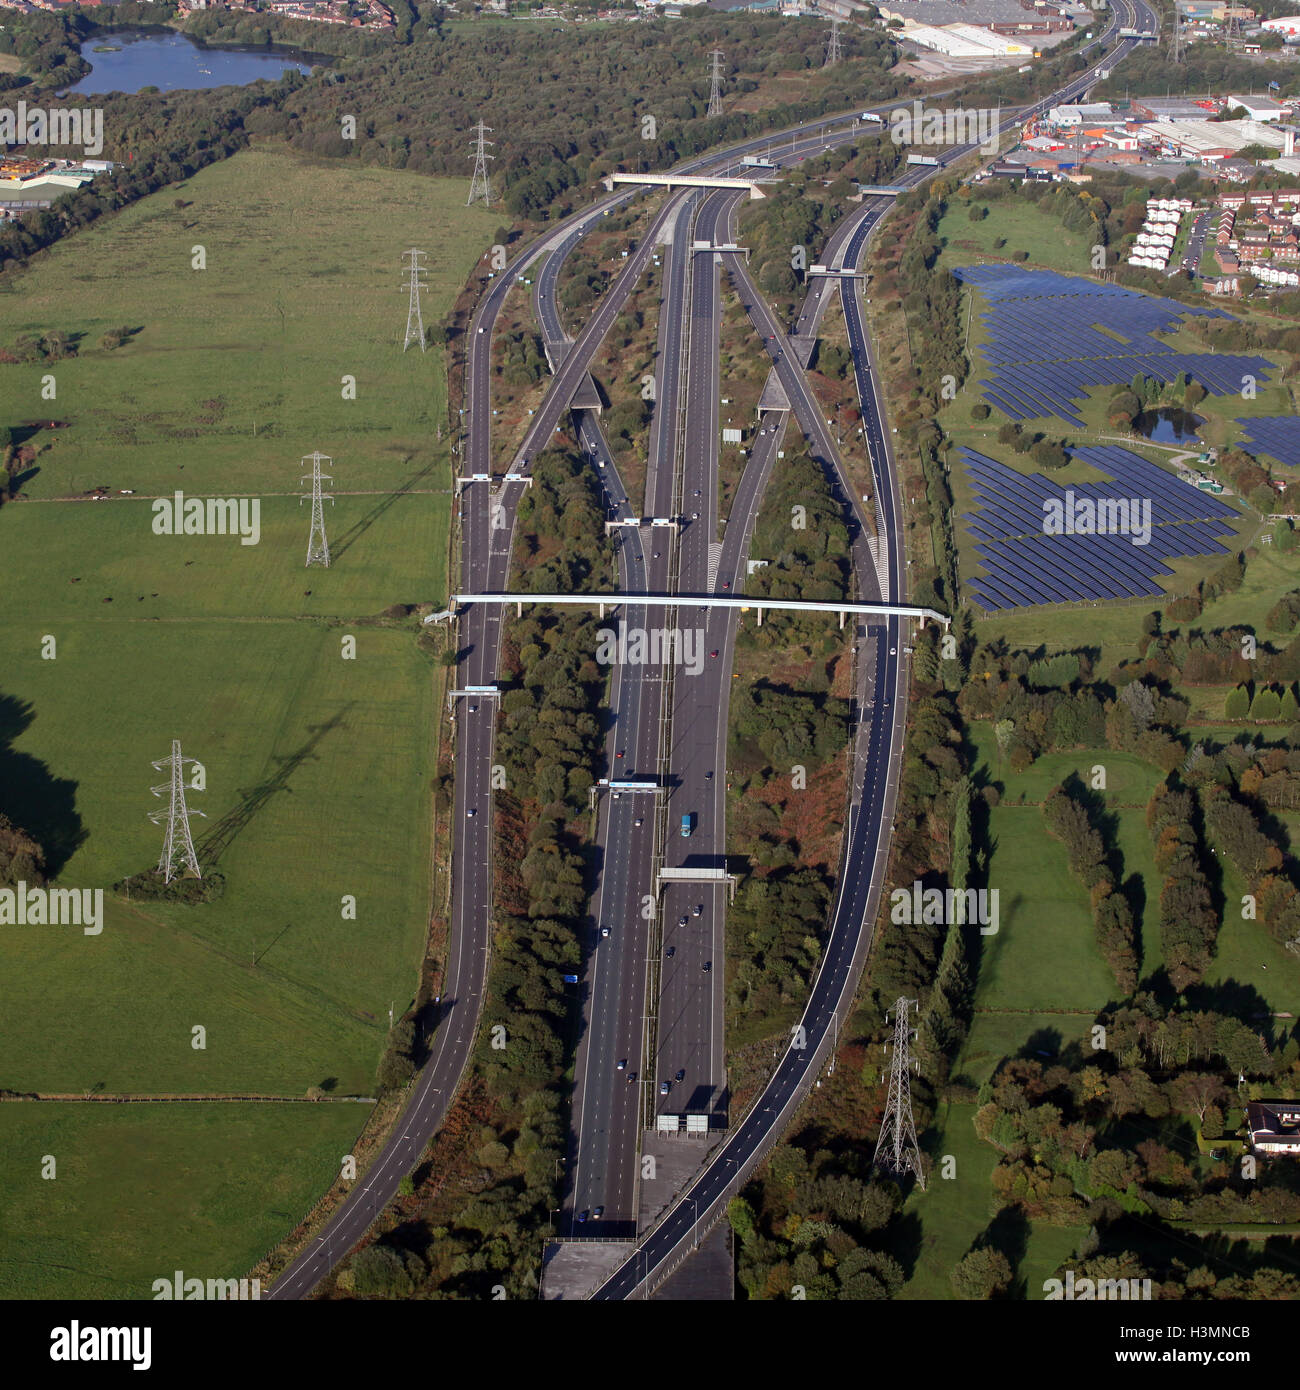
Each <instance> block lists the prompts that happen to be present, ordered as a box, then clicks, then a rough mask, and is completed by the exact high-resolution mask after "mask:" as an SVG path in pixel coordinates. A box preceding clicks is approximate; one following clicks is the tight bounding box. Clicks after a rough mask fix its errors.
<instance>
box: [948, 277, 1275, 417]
mask: <svg viewBox="0 0 1300 1390" xmlns="http://www.w3.org/2000/svg"><path fill="white" fill-rule="evenodd" d="M953 274H954V275H955V276H956V277H957V278H958V279H959V280H963V281H965V282H966V283H967V284H971V285H974V286H976V287H977V288H978V289H979V290H980V291H982V293H983V294H984V297H985V299H986V300H987V303H988V307H987V308H986V309H985V310H984V311H983V312H982V313H981V314H980V318H981V321H982V323H983V325H984V333H985V341H984V344H983V346H982V347H981V349H980V351H981V352H982V353H983V356H984V360H985V363H986V364H987V366H988V367H989V368H991V369H992V370H991V375H990V376H988V377H985V378H983V379H981V380H980V382H979V386H980V391H981V394H982V395H983V397H984V399H985V400H986V401H988V403H989V404H990V405H995V406H997V407H998V409H999V410H1001V411H1002V412H1003V413H1004V414H1006V415H1009V416H1010V417H1011V419H1013V420H1028V419H1036V418H1038V417H1040V416H1051V415H1054V416H1056V417H1058V418H1059V419H1062V420H1065V421H1068V422H1069V423H1070V424H1072V425H1082V424H1083V420H1082V419H1080V417H1079V415H1078V405H1077V402H1079V401H1081V400H1083V399H1084V397H1086V395H1087V394H1088V389H1089V388H1090V387H1097V386H1118V385H1121V384H1127V383H1128V382H1130V381H1132V380H1133V378H1134V377H1135V376H1145V377H1151V378H1152V379H1154V380H1157V381H1162V382H1166V383H1167V382H1171V381H1174V380H1176V379H1178V378H1180V377H1186V376H1193V377H1195V378H1196V380H1197V381H1199V382H1200V383H1201V385H1202V386H1204V387H1205V389H1206V390H1207V391H1208V392H1209V393H1210V394H1211V395H1213V396H1223V395H1228V394H1231V393H1235V392H1237V391H1240V390H1241V386H1242V378H1243V377H1246V376H1252V377H1254V378H1255V380H1256V381H1257V382H1265V381H1267V380H1268V379H1269V373H1270V372H1272V371H1273V370H1274V367H1273V364H1272V363H1271V362H1269V361H1268V360H1267V359H1266V358H1263V357H1251V356H1244V355H1236V354H1229V353H1216V352H1174V351H1173V350H1172V349H1171V348H1170V346H1169V344H1168V343H1162V342H1161V341H1160V340H1159V339H1158V338H1155V337H1154V336H1152V335H1153V334H1155V333H1162V332H1169V331H1171V330H1173V329H1176V328H1177V327H1178V326H1179V323H1180V322H1181V320H1182V318H1183V317H1185V316H1188V315H1195V316H1197V317H1201V318H1231V317H1232V316H1231V315H1230V314H1225V313H1224V312H1223V310H1221V309H1203V308H1192V307H1190V306H1188V305H1184V304H1177V303H1174V302H1173V301H1172V300H1167V299H1156V298H1154V297H1153V296H1151V295H1147V294H1138V293H1137V292H1136V291H1135V290H1126V289H1123V288H1121V287H1120V286H1118V285H1107V284H1094V283H1093V282H1092V281H1090V280H1084V279H1081V278H1080V277H1078V276H1073V275H1058V274H1057V273H1056V272H1055V271H1054V270H1022V269H1020V268H1019V267H1018V266H1013V265H970V266H962V267H960V268H959V269H956V270H954V271H953Z"/></svg>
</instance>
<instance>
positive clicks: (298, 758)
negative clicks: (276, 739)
mask: <svg viewBox="0 0 1300 1390" xmlns="http://www.w3.org/2000/svg"><path fill="white" fill-rule="evenodd" d="M354 703H355V702H354V701H351V700H349V701H348V703H347V704H346V705H344V706H343V708H342V709H341V710H340V711H339V712H338V713H337V714H335V715H334V716H333V718H331V719H330V720H329V721H328V722H327V723H324V724H310V725H308V726H307V727H308V730H309V733H310V737H309V738H308V739H307V741H306V743H304V744H303V745H302V747H301V748H298V749H296V750H295V751H294V752H292V753H290V754H289V755H288V756H287V757H284V758H274V759H273V760H272V761H273V762H274V763H276V764H277V766H276V768H275V771H274V772H272V773H271V775H270V776H269V777H267V778H266V780H265V781H263V782H259V783H258V784H257V786H255V787H251V788H249V789H248V790H245V789H244V788H242V787H241V788H240V789H239V796H240V798H241V799H240V802H239V805H238V806H236V807H235V808H234V810H232V811H228V812H227V813H226V814H225V815H224V816H222V818H221V819H220V820H219V821H217V822H216V824H215V825H213V826H212V828H211V829H210V830H209V831H208V833H207V834H206V835H204V836H203V838H202V839H201V840H197V841H196V842H195V845H194V848H195V851H196V853H197V854H198V856H199V862H200V864H202V865H203V867H204V868H205V869H214V868H216V866H217V865H218V863H220V861H221V856H222V855H223V854H225V852H226V851H227V850H228V849H229V848H230V846H231V843H232V842H233V841H234V839H235V836H237V835H238V834H239V833H240V831H241V830H243V829H244V828H245V827H246V826H247V825H248V823H249V822H250V821H251V820H252V819H253V817H254V816H256V815H257V813H258V812H259V811H261V810H262V809H263V807H265V805H266V803H267V802H268V801H270V799H271V798H272V797H273V796H275V794H276V793H277V792H287V791H292V788H291V787H290V786H289V779H290V778H291V777H292V776H293V774H294V773H295V772H296V771H297V770H298V768H299V767H301V766H302V764H303V763H304V762H306V761H307V759H308V758H314V757H315V756H316V748H317V746H318V745H319V743H320V741H321V740H322V739H323V738H324V737H325V735H326V734H329V733H332V732H333V731H334V730H335V729H337V728H338V727H339V726H340V725H341V724H342V723H343V721H344V719H345V718H346V716H347V713H348V711H349V710H350V709H351V708H352V705H353V704H354Z"/></svg>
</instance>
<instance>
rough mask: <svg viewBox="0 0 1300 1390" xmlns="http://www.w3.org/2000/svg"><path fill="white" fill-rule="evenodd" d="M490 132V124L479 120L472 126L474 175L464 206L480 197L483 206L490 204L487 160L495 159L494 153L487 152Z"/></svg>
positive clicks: (490, 143)
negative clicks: (473, 136)
mask: <svg viewBox="0 0 1300 1390" xmlns="http://www.w3.org/2000/svg"><path fill="white" fill-rule="evenodd" d="M491 133H492V127H491V126H490V125H484V124H483V122H482V121H479V123H478V125H476V126H475V127H474V135H475V140H474V177H473V179H471V180H470V185H469V197H468V198H466V200H465V206H466V207H469V206H470V204H471V203H473V202H474V200H475V199H476V198H482V200H483V206H484V207H485V208H490V207H491V206H492V189H491V186H490V185H489V183H488V171H487V162H488V160H489V159H495V158H496V155H493V154H488V150H489V148H490V147H491V145H492V143H493V142H492V141H491V140H489V139H487V138H486V137H487V136H489V135H490V134H491Z"/></svg>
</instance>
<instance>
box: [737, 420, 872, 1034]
mask: <svg viewBox="0 0 1300 1390" xmlns="http://www.w3.org/2000/svg"><path fill="white" fill-rule="evenodd" d="M787 452H790V453H792V455H793V456H792V457H788V458H786V459H783V460H781V461H780V462H779V463H777V464H776V465H775V466H774V470H773V475H772V478H771V480H770V482H769V484H768V488H767V491H766V493H765V494H764V498H763V503H762V506H761V507H760V508H759V513H758V517H757V520H756V522H755V527H754V539H753V542H752V544H751V548H750V553H751V555H752V557H753V558H754V559H762V560H766V562H767V563H766V564H765V565H764V566H763V567H762V568H761V569H758V570H756V571H755V572H754V573H753V574H752V575H750V576H749V577H748V579H747V581H746V593H747V594H749V595H752V596H754V597H759V596H767V597H771V598H806V599H826V600H830V599H836V598H843V597H844V595H845V594H846V593H847V592H848V582H849V541H848V531H847V529H846V526H845V521H844V513H843V509H842V507H841V505H840V504H839V503H837V502H836V501H835V500H834V499H833V498H832V496H831V494H830V491H829V486H828V482H827V479H826V477H825V475H824V474H823V473H822V471H821V470H820V469H819V468H818V467H817V465H816V464H814V462H813V461H812V459H811V457H810V456H809V455H808V453H807V451H806V449H804V448H802V447H800V448H798V449H794V450H791V451H787ZM738 646H739V649H740V650H741V652H742V653H756V652H761V653H763V654H764V665H765V666H766V667H767V668H768V671H769V674H765V675H763V676H762V677H760V678H758V679H756V680H755V681H753V682H752V683H750V682H742V683H739V684H737V686H736V687H735V689H733V690H732V692H731V708H730V712H729V716H728V726H727V739H728V742H727V777H728V784H729V787H731V788H732V789H734V792H735V794H736V796H737V797H739V798H743V814H744V818H745V823H746V826H747V829H748V831H749V835H748V837H747V839H746V843H745V849H746V851H747V852H748V853H749V855H750V861H751V873H750V874H749V876H747V877H746V879H745V881H744V883H743V884H742V885H741V888H740V890H739V892H738V893H737V894H736V901H735V903H734V905H733V906H732V908H731V909H730V910H729V912H728V916H727V937H728V956H729V964H728V972H727V979H728V1009H729V1013H730V1016H731V1017H732V1018H736V1019H738V1018H740V1017H743V1018H744V1019H745V1022H746V1026H747V1027H755V1028H757V1027H758V1026H760V1025H761V1024H762V1023H763V1022H765V1021H770V1022H772V1023H773V1024H774V1025H775V1026H777V1027H780V1026H783V1025H784V1023H785V1020H786V1018H787V1017H788V1016H790V1015H791V1014H792V1013H793V1012H794V1011H797V1009H798V1007H799V1005H800V1004H801V1002H802V1001H803V1000H804V999H805V998H806V997H807V992H808V985H809V982H810V981H811V979H812V974H813V971H814V970H815V969H816V966H817V963H818V961H819V960H820V959H821V939H822V936H823V934H824V933H825V930H826V922H827V917H828V912H829V908H830V903H831V897H832V892H833V887H834V884H833V880H832V878H831V875H830V874H829V873H828V872H827V871H826V869H825V867H824V866H822V865H819V864H816V863H810V862H809V855H808V847H807V846H805V845H803V844H801V843H800V840H799V839H798V838H797V837H796V836H795V835H794V834H792V833H791V830H790V826H789V822H788V819H787V815H786V813H787V812H788V811H789V810H790V807H791V805H792V803H793V802H795V801H799V800H801V799H802V798H803V797H804V796H806V795H807V792H806V790H801V791H799V792H795V791H793V790H792V788H793V787H794V786H796V785H797V786H799V787H800V788H804V789H806V788H808V787H809V786H819V773H821V772H822V771H823V770H824V769H826V768H828V767H832V766H834V765H836V762H837V760H838V759H840V758H841V757H842V755H843V753H844V749H845V747H846V745H847V743H848V737H849V723H848V714H849V706H848V701H847V700H845V699H844V698H843V697H842V696H840V695H836V694H833V693H832V692H831V675H832V672H833V671H834V668H835V663H836V661H837V660H838V659H841V658H842V657H843V654H844V651H845V639H844V634H842V633H840V632H839V631H837V630H835V629H830V630H828V628H827V624H826V619H825V618H824V617H822V616H818V615H810V616H804V615H801V614H794V613H780V614H773V613H769V614H768V615H767V616H766V618H765V620H764V623H763V626H762V627H758V626H757V625H754V624H750V623H746V624H744V625H743V626H742V628H741V630H740V636H739V638H738ZM773 663H778V666H777V670H779V671H780V674H777V673H776V671H775V670H772V664H773ZM834 785H835V786H836V787H837V788H838V787H839V785H840V784H839V782H838V781H836V782H835V783H834ZM814 794H816V793H814ZM840 795H841V796H842V795H843V792H842V791H841V792H840ZM839 814H840V812H839V808H838V807H837V808H835V812H834V818H835V820H836V822H838V819H839ZM822 828H823V829H824V827H822Z"/></svg>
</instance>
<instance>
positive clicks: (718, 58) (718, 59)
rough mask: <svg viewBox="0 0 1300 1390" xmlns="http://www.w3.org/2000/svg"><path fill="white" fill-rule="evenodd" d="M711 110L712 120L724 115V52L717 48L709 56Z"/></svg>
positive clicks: (710, 118) (709, 117) (710, 116)
mask: <svg viewBox="0 0 1300 1390" xmlns="http://www.w3.org/2000/svg"><path fill="white" fill-rule="evenodd" d="M709 79H710V80H709V109H708V113H707V118H708V119H709V120H712V119H713V118H714V117H715V116H721V115H722V50H721V49H720V48H715V49H713V51H712V52H711V53H710V54H709Z"/></svg>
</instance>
